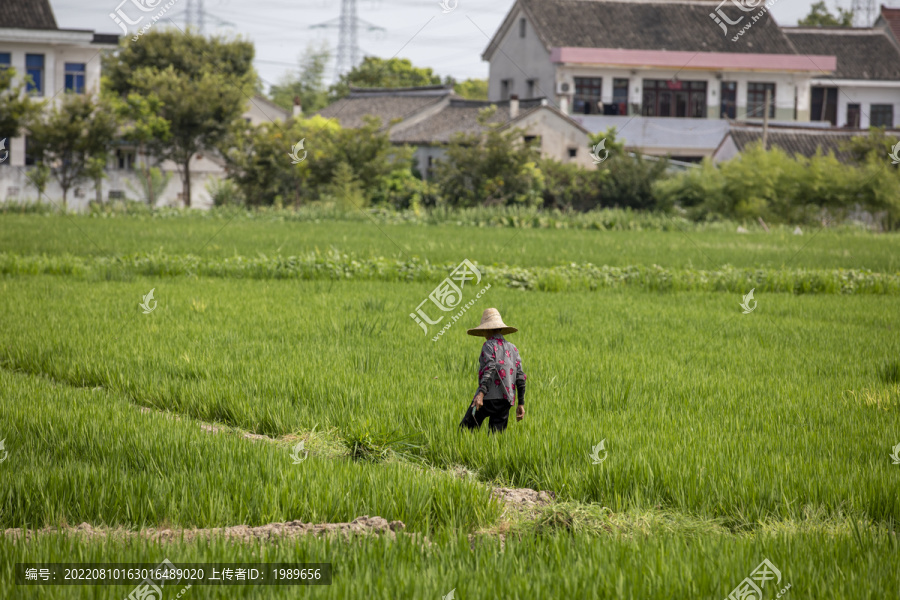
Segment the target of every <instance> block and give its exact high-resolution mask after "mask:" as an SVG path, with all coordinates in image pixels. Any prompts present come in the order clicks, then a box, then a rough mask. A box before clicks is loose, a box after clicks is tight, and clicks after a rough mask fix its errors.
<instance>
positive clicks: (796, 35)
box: [784, 27, 900, 80]
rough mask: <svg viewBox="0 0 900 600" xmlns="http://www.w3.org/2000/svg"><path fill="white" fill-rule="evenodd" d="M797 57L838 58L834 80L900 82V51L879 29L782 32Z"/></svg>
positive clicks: (801, 29)
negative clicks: (817, 55)
mask: <svg viewBox="0 0 900 600" xmlns="http://www.w3.org/2000/svg"><path fill="white" fill-rule="evenodd" d="M784 32H785V33H786V34H787V36H788V39H789V40H791V43H792V44H794V47H795V48H797V51H798V52H799V53H800V54H813V55H815V54H819V55H823V54H831V55H834V56H837V70H836V71H835V72H834V74H833V75H832V77H833V78H835V79H876V80H897V79H900V50H898V49H897V46H895V45H894V43H893V42H891V40H890V38H889V37H888V33H887V32H886V31H884V30H882V29H874V30H873V29H846V28H830V27H821V28H800V27H798V28H796V29H792V28H785V29H784Z"/></svg>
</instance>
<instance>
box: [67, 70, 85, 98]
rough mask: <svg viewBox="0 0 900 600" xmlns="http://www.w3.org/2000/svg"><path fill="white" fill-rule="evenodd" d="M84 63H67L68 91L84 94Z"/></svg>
mask: <svg viewBox="0 0 900 600" xmlns="http://www.w3.org/2000/svg"><path fill="white" fill-rule="evenodd" d="M84 75H85V64H84V63H66V91H67V92H75V93H76V94H83V93H84Z"/></svg>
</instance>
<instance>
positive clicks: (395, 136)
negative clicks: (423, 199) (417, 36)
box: [391, 99, 541, 144]
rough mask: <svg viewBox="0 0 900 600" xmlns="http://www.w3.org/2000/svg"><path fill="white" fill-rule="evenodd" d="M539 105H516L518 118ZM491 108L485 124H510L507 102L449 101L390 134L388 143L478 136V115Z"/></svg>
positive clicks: (532, 102) (441, 141) (529, 102)
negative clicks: (431, 112) (492, 112)
mask: <svg viewBox="0 0 900 600" xmlns="http://www.w3.org/2000/svg"><path fill="white" fill-rule="evenodd" d="M540 104H541V102H540V100H522V101H520V102H519V116H522V115H523V114H524V113H525V112H527V111H529V110H531V109H534V108H536V107H538V106H540ZM492 105H496V106H497V110H496V111H495V112H494V114H493V115H492V116H491V118H490V119H488V121H487V122H488V123H492V124H496V123H506V122H507V121H509V120H510V117H509V101H505V102H493V103H491V102H484V101H481V100H462V99H452V100H450V102H449V104H448V105H447V106H446V107H444V109H443V110H441V111H439V112H437V113H435V114H433V115H431V116H429V117H427V118H425V119H423V120H422V121H421V122H419V123H416V124H414V125H411V126H409V127H403V128H398V129H397V130H396V131H393V132H391V141H392V142H394V143H398V144H446V143H448V142H449V141H450V140H451V139H452V138H453V136H454V135H455V134H458V133H463V134H472V133H481V132H483V131H484V130H485V127H484V126H482V125H481V124H479V123H478V115H479V113H480V112H481V111H482V110H484V109H485V108H487V107H489V106H492Z"/></svg>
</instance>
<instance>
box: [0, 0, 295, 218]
mask: <svg viewBox="0 0 900 600" xmlns="http://www.w3.org/2000/svg"><path fill="white" fill-rule="evenodd" d="M110 24H111V26H114V24H113V23H112V21H110ZM118 42H119V36H118V35H116V34H96V33H94V32H92V31H85V30H77V29H59V27H58V26H57V24H56V19H55V17H54V16H53V10H52V8H51V6H50V2H49V0H0V68H3V67H12V68H14V69H15V71H16V75H17V78H19V79H20V80H24V78H25V76H26V75H27V76H30V77H31V79H32V81H33V83H29V84H28V93H30V94H33V95H34V96H35V98H36V99H48V100H50V101H51V102H53V101H58V100H59V98H61V97H62V95H63V94H64V93H77V94H83V93H88V92H89V93H95V94H96V93H99V91H100V64H101V56H102V54H103V53H104V52H112V51H114V50H115V49H116V48H117V47H118ZM288 116H290V113H289V111H287V110H285V109H283V108H281V107H280V106H277V105H275V104H273V103H272V102H271V101H269V100H267V99H266V98H263V97H261V96H255V97H254V98H253V99H252V100H251V101H249V102H248V104H247V111H246V112H245V113H244V119H245V120H246V121H247V122H248V123H251V124H253V125H257V124H259V123H262V122H273V121H278V120H285V119H287V118H288ZM4 139H5V140H6V143H5V147H6V151H8V152H9V154H8V155H6V158H5V159H3V157H4V155H5V151H0V159H3V160H2V162H0V201H7V200H15V201H24V200H29V199H34V198H35V197H36V195H37V191H36V190H35V189H34V188H33V186H31V184H30V183H29V182H28V179H27V173H28V171H29V169H30V168H31V167H32V164H31V160H30V159H29V157H28V153H27V134H26V135H19V136H13V135H11V134H9V133H7V132H0V140H4ZM142 160H143V157H139V156H136V153H135V151H134V149H133V148H130V147H128V146H126V145H122V146H120V148H119V149H118V150H117V151H116V152H115V154H114V155H113V156H112V157H111V158H110V161H109V163H108V165H107V169H106V179H104V180H103V182H102V188H101V192H100V194H101V198H102V199H103V200H104V201H106V200H114V199H119V198H130V199H132V200H140V199H141V196H142V194H143V193H142V191H141V189H142V188H141V185H140V184H139V183H138V175H137V172H136V171H135V163H136V162H138V161H142ZM160 168H161V170H162V172H163V173H164V174H165V175H166V176H168V177H169V181H168V184H167V185H166V187H165V189H164V191H163V192H162V194H160V195H159V196H158V198H157V205H158V206H166V205H172V206H180V205H181V204H182V201H181V198H182V183H181V178H180V176H179V175H178V171H177V167H176V165H175V164H174V163H171V162H168V161H167V162H164V163H162V164H161V165H160ZM224 176H225V170H224V164H223V161H222V160H221V158H219V157H217V156H210V155H201V154H198V155H196V156H195V157H194V158H193V159H192V161H191V197H192V205H193V206H195V207H199V208H203V207H208V206H209V205H210V204H211V198H210V194H209V191H208V189H207V186H208V184H209V182H210V180H214V179H222V178H223V177H224ZM45 196H46V197H45V198H42V199H41V201H44V202H46V201H53V202H56V201H58V200H60V199H61V198H62V190H61V188H60V187H59V185H58V183H57V182H56V181H55V180H54V179H52V178H51V180H50V183H49V184H48V186H47V190H46V192H45ZM94 198H95V190H94V183H93V182H87V181H85V182H82V183H81V184H80V185H79V186H76V187H74V188H73V189H72V190H71V193H70V196H69V201H68V207H69V208H70V209H73V210H80V209H83V208H85V207H86V206H87V204H88V202H89V201H90V200H93V199H94Z"/></svg>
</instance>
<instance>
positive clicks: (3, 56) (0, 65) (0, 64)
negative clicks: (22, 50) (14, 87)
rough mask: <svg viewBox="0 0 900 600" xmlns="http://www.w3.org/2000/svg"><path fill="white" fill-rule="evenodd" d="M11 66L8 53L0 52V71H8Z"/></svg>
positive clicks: (10, 58) (10, 57)
mask: <svg viewBox="0 0 900 600" xmlns="http://www.w3.org/2000/svg"><path fill="white" fill-rule="evenodd" d="M11 64H12V56H11V55H10V53H9V52H0V69H8V68H9V66H10V65H11Z"/></svg>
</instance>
